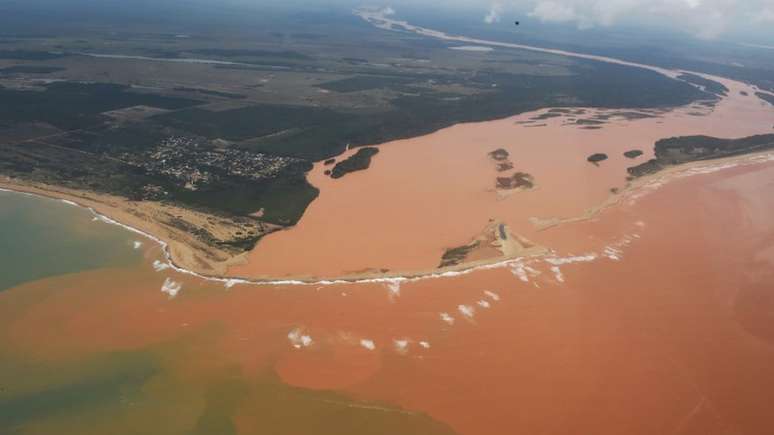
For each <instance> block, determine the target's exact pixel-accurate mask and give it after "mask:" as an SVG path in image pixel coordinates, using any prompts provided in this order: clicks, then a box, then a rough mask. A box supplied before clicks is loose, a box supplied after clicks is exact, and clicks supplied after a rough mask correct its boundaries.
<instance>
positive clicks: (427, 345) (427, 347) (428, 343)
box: [419, 340, 430, 349]
mask: <svg viewBox="0 0 774 435" xmlns="http://www.w3.org/2000/svg"><path fill="white" fill-rule="evenodd" d="M419 345H420V346H422V347H423V348H425V349H430V342H428V341H424V340H422V341H420V342H419Z"/></svg>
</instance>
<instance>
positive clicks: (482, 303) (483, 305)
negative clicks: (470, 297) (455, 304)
mask: <svg viewBox="0 0 774 435" xmlns="http://www.w3.org/2000/svg"><path fill="white" fill-rule="evenodd" d="M476 304H478V306H479V307H481V308H489V307H491V306H492V305H491V304H490V303H489V301H486V300H484V299H481V300H480V301H478V302H476Z"/></svg>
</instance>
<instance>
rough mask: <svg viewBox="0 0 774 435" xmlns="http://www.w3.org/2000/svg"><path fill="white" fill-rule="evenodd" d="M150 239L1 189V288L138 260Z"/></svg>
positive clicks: (79, 211) (55, 204)
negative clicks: (137, 247) (137, 245)
mask: <svg viewBox="0 0 774 435" xmlns="http://www.w3.org/2000/svg"><path fill="white" fill-rule="evenodd" d="M135 241H138V242H141V243H142V244H143V247H144V246H147V245H148V244H149V243H152V242H151V241H149V240H147V239H145V238H143V237H140V236H139V235H136V234H132V233H130V232H129V231H126V230H125V229H122V228H120V227H117V226H115V225H111V224H107V223H104V222H101V221H94V220H93V215H92V214H91V213H90V212H89V211H88V210H85V209H83V208H79V207H74V206H72V205H69V204H65V203H63V202H61V201H56V200H51V199H48V198H38V197H33V196H29V195H22V194H17V193H13V192H4V191H0V247H1V248H0V291H3V290H7V289H9V288H11V287H14V286H16V285H19V284H21V283H24V282H27V281H33V280H37V279H41V278H46V277H51V276H56V275H62V274H66V273H75V272H81V271H84V270H90V269H96V268H101V267H117V266H129V265H133V264H139V263H140V262H141V260H142V255H141V250H138V249H134V242H135Z"/></svg>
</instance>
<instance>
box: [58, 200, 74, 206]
mask: <svg viewBox="0 0 774 435" xmlns="http://www.w3.org/2000/svg"><path fill="white" fill-rule="evenodd" d="M59 201H60V202H62V203H65V204H67V205H74V206H76V207H78V204H77V203H74V202H72V201H70V200H67V199H60V200H59Z"/></svg>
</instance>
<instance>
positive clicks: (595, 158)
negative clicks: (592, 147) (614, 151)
mask: <svg viewBox="0 0 774 435" xmlns="http://www.w3.org/2000/svg"><path fill="white" fill-rule="evenodd" d="M586 160H588V161H589V162H590V163H593V164H595V165H597V164H599V162H601V161H603V160H607V154H604V153H594V154H592V155H590V156H588V157H587V158H586Z"/></svg>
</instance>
